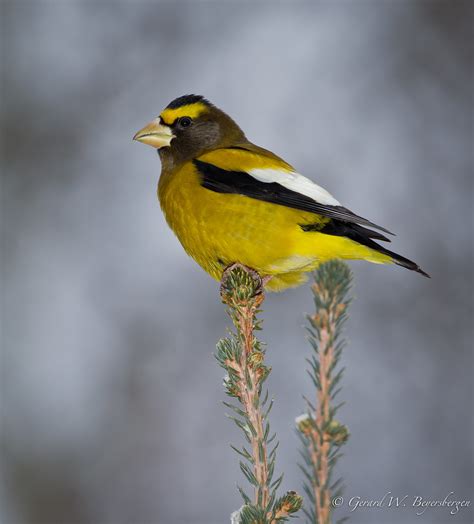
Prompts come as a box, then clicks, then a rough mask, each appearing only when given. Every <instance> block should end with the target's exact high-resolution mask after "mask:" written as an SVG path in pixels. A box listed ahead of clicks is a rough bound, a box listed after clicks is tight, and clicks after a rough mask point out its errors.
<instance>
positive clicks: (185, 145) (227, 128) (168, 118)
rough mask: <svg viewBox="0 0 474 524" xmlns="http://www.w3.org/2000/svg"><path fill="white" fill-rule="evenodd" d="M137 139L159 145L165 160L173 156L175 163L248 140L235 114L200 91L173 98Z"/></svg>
mask: <svg viewBox="0 0 474 524" xmlns="http://www.w3.org/2000/svg"><path fill="white" fill-rule="evenodd" d="M133 139H134V140H138V141H139V142H143V143H144V144H148V145H150V146H152V147H155V148H156V149H158V152H159V154H160V157H161V159H162V160H164V161H170V160H171V161H172V163H173V164H176V163H181V162H185V161H187V160H191V159H192V158H195V157H196V156H199V155H200V154H202V153H204V152H206V151H210V150H213V149H218V148H221V147H228V146H231V145H235V144H239V143H243V142H246V138H245V135H244V133H243V131H242V130H241V129H240V127H239V126H238V125H237V124H236V123H235V122H234V121H233V120H232V118H230V116H228V115H226V114H225V113H224V112H223V111H221V110H220V109H218V108H217V107H216V106H214V105H213V104H211V103H210V102H209V101H208V100H206V99H205V98H204V97H202V96H199V95H185V96H181V97H179V98H176V99H175V100H173V101H172V102H171V103H170V104H168V106H166V108H165V109H164V110H163V111H162V112H161V113H160V116H159V117H158V118H156V119H155V120H153V121H152V122H150V123H149V124H148V125H147V126H145V127H144V128H143V129H141V130H140V131H138V133H136V135H135V136H134V137H133Z"/></svg>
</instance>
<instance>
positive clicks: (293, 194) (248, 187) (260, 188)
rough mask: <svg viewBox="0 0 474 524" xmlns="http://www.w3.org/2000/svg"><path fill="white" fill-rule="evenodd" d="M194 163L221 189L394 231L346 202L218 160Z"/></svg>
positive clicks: (209, 185) (208, 184) (205, 182)
mask: <svg viewBox="0 0 474 524" xmlns="http://www.w3.org/2000/svg"><path fill="white" fill-rule="evenodd" d="M193 162H194V165H195V166H196V168H197V170H198V172H199V173H200V175H201V185H202V186H203V187H205V188H206V189H210V190H211V191H215V192H217V193H234V194H239V195H244V196H247V197H250V198H255V199H257V200H263V201H265V202H272V203H273V204H279V205H282V206H287V207H291V208H294V209H300V210H301V211H309V212H311V213H317V214H318V215H322V216H325V217H328V218H332V219H335V220H340V221H342V222H349V223H354V224H361V225H364V226H370V227H375V228H376V229H379V230H381V231H384V232H385V233H388V234H390V235H393V233H391V232H390V231H388V230H387V229H385V228H384V227H381V226H378V225H377V224H374V223H373V222H370V221H369V220H367V219H365V218H363V217H361V216H359V215H356V214H355V213H353V212H352V211H350V210H349V209H346V208H345V207H343V206H329V205H326V204H321V203H319V202H317V201H316V200H313V199H312V198H310V197H308V196H306V195H302V194H301V193H298V192H297V191H292V190H291V189H287V188H286V187H284V186H282V185H281V184H278V183H277V182H261V181H260V180H257V179H256V178H254V177H253V176H252V175H249V174H248V173H245V172H244V171H228V170H226V169H222V168H220V167H217V166H215V165H214V164H209V163H207V162H202V161H201V160H197V159H195V160H194V161H193ZM374 238H377V237H374Z"/></svg>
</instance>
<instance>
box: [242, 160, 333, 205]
mask: <svg viewBox="0 0 474 524" xmlns="http://www.w3.org/2000/svg"><path fill="white" fill-rule="evenodd" d="M247 172H248V174H249V175H252V176H253V177H254V178H255V179H256V180H258V181H259V182H267V183H272V182H276V183H277V184H280V185H281V186H283V187H285V188H286V189H289V190H290V191H295V192H296V193H300V194H301V195H305V196H307V197H309V198H312V199H313V200H315V201H316V202H319V203H320V204H324V205H327V206H340V205H341V203H340V202H338V201H337V200H336V199H335V198H334V197H333V196H332V195H331V193H329V192H328V191H326V190H325V189H324V188H322V187H321V186H318V185H317V184H315V183H314V182H313V181H312V180H310V179H309V178H306V177H305V176H303V175H300V174H299V173H296V172H295V171H280V170H278V169H249V170H248V171H247Z"/></svg>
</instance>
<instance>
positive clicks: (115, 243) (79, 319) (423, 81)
mask: <svg viewBox="0 0 474 524" xmlns="http://www.w3.org/2000/svg"><path fill="white" fill-rule="evenodd" d="M1 5H2V11H3V13H2V19H3V27H2V36H3V38H2V44H3V47H2V50H3V63H2V74H3V87H4V90H3V95H2V106H3V112H4V115H3V118H4V120H3V128H4V134H3V143H4V160H5V169H4V175H5V177H4V180H3V187H2V188H3V192H2V194H3V202H2V214H3V217H2V225H3V228H4V230H3V235H4V236H3V244H2V257H3V261H2V271H3V278H2V280H3V289H2V298H3V310H2V319H3V343H2V382H1V384H2V431H3V441H2V446H3V448H2V468H3V473H4V480H5V489H4V498H3V502H2V504H1V512H2V521H3V522H4V523H5V524H30V523H45V524H56V523H58V524H59V523H80V524H83V523H84V524H85V523H90V524H96V523H97V524H98V523H114V524H124V523H149V524H152V523H153V524H155V523H156V524H214V523H215V524H217V523H223V522H228V519H229V514H230V512H231V511H233V510H235V509H237V508H238V507H239V506H240V505H241V501H240V498H239V495H238V493H237V491H236V488H235V485H236V483H237V482H239V483H240V484H244V481H243V479H242V475H241V473H240V471H239V470H238V465H237V462H238V461H237V458H236V456H235V454H234V453H233V452H232V451H231V450H230V448H229V443H230V442H233V443H238V442H240V439H241V435H240V434H239V433H238V432H237V430H236V429H235V428H234V426H233V425H232V423H231V422H230V421H229V420H227V419H226V418H225V416H224V407H223V406H222V405H221V404H220V401H221V399H223V398H224V395H223V389H222V376H223V371H222V370H221V369H220V368H219V367H218V366H217V363H216V362H215V361H214V359H213V356H212V354H213V350H214V345H215V343H216V341H217V340H218V339H219V337H221V336H223V335H224V333H225V329H226V326H227V325H228V324H229V322H228V320H227V318H226V316H225V313H224V310H223V307H222V305H221V304H220V302H219V298H218V285H217V283H216V282H214V281H212V280H211V279H210V278H209V277H208V276H207V275H206V274H205V273H204V272H203V271H202V270H201V269H200V268H199V267H197V266H196V265H195V264H194V262H193V261H192V260H190V259H189V258H187V256H186V255H185V254H184V252H183V251H182V249H181V247H180V245H179V244H178V242H177V240H176V239H175V238H174V236H173V234H172V233H171V232H170V231H169V230H168V228H167V226H166V225H165V223H164V220H163V216H162V214H161V211H160V209H159V206H158V204H157V201H156V196H155V188H156V182H157V178H158V175H159V171H160V165H159V160H158V158H157V155H156V153H155V152H154V151H153V150H152V149H150V148H147V147H144V146H143V145H141V144H137V143H132V141H131V137H132V135H133V134H134V133H135V131H136V130H137V129H139V128H140V127H142V125H143V124H145V123H146V122H148V121H149V120H150V119H151V118H153V117H155V116H156V115H157V114H158V113H159V112H160V110H161V109H162V107H164V106H165V105H166V104H167V103H168V102H169V101H170V100H172V99H173V98H175V97H176V96H179V95H182V94H187V93H192V92H194V93H200V94H204V95H205V96H207V97H208V98H209V99H210V100H211V101H213V102H214V103H216V104H217V105H218V106H220V107H222V108H223V109H225V110H226V111H227V112H228V113H230V114H231V115H232V116H234V117H235V118H236V120H237V121H238V122H239V124H240V125H241V126H242V127H243V129H244V130H245V131H246V133H247V135H248V137H249V138H250V139H252V140H253V141H255V142H256V143H257V144H260V145H262V146H264V147H267V148H269V149H272V150H274V151H276V152H277V153H278V154H280V155H281V156H283V157H284V158H286V159H287V160H288V161H289V162H291V163H292V164H294V165H295V166H296V168H297V169H298V170H299V171H300V172H302V173H304V174H305V175H307V176H309V177H311V178H313V179H314V180H315V181H317V182H318V183H319V184H321V185H322V186H324V187H326V188H327V189H328V190H330V191H331V192H332V193H333V194H334V195H335V196H336V197H337V198H338V199H339V200H341V201H342V202H343V203H344V204H346V205H347V206H349V207H350V208H352V209H353V210H354V211H356V212H359V213H362V214H363V215H365V216H367V217H368V218H370V219H372V220H374V221H375V222H377V223H380V224H382V225H385V226H387V227H389V228H390V229H392V230H395V232H396V233H397V234H398V236H397V238H396V239H395V241H394V244H392V245H393V247H394V248H395V249H396V251H398V252H400V253H402V254H405V255H407V256H409V257H410V258H413V259H414V260H416V261H417V262H419V263H420V264H421V265H422V267H423V268H424V269H425V270H427V271H428V272H429V273H431V275H432V277H433V278H432V280H428V279H424V278H422V277H420V276H419V275H417V274H414V273H410V272H408V271H406V270H404V269H402V268H396V267H381V266H376V265H371V264H367V263H354V264H351V267H352V268H353V269H354V274H355V285H354V294H355V297H356V299H355V301H354V303H353V306H352V309H351V318H350V321H349V322H348V325H347V329H346V333H347V337H348V339H349V340H350V345H349V347H348V349H347V351H346V353H345V354H344V357H343V360H344V363H345V365H346V367H347V371H346V374H345V378H344V391H343V397H344V398H345V399H346V400H347V401H348V402H347V405H346V406H345V408H344V409H343V410H342V411H341V419H342V420H343V421H344V422H345V423H347V424H348V426H349V427H350V430H351V433H352V437H351V440H350V442H349V444H348V445H347V447H346V450H345V451H346V453H345V457H344V458H343V460H342V461H341V462H340V466H339V472H340V473H341V474H342V475H343V476H344V479H345V483H346V485H347V490H346V496H347V497H352V496H361V497H364V498H366V499H377V498H381V497H382V496H383V495H384V494H385V493H386V492H388V491H391V492H392V493H393V494H394V495H395V496H404V495H409V501H411V500H412V498H413V497H414V496H416V495H421V496H423V497H426V498H430V499H440V498H441V499H442V498H444V496H445V495H447V494H448V493H449V492H451V491H454V492H455V496H454V498H457V499H465V498H469V497H472V494H473V493H474V490H473V479H472V442H473V438H472V437H473V435H472V424H471V422H472V385H471V380H472V316H471V314H472V273H471V268H472V263H473V260H472V228H471V219H472V214H471V210H472V204H471V202H472V201H471V198H472V196H471V189H472V187H471V175H472V167H473V159H472V152H471V149H470V148H471V140H472V97H471V94H470V93H471V90H472V88H473V78H472V68H471V67H472V62H471V59H472V38H471V37H470V23H471V22H472V14H473V12H472V9H471V8H470V7H469V4H468V3H467V2H466V3H464V2H462V1H457V0H454V1H441V2H439V1H437V2H434V1H422V2H416V1H412V2H408V1H401V2H395V1H384V2H357V3H356V2H342V1H338V2H322V3H321V2H298V1H294V2H290V1H288V2H272V3H267V2H258V3H257V2H255V3H254V2H230V1H229V2H227V1H221V2H217V1H215V2H199V1H195V2H188V3H183V2H176V1H175V2H145V1H143V2H139V1H137V2H132V1H130V2H124V3H111V2H96V3H92V2H87V3H86V2H83V3H80V2H72V1H67V0H63V1H59V0H58V1H51V2H44V1H37V2H24V1H16V2H5V1H4V2H2V4H1ZM311 310H312V299H311V294H310V290H309V288H308V286H305V287H302V288H299V289H297V290H291V291H288V292H285V293H283V294H273V295H271V296H269V297H268V299H267V302H266V304H265V313H264V318H265V325H264V332H263V338H264V340H265V341H267V342H268V345H269V349H268V361H269V363H270V364H271V365H272V367H273V373H272V376H271V379H270V381H269V386H270V390H271V392H272V393H273V395H274V396H275V398H276V405H275V408H274V411H273V416H272V420H273V428H274V429H275V430H277V432H278V436H279V438H280V440H281V447H280V453H279V456H278V470H279V471H285V474H286V477H285V481H284V485H283V487H284V488H285V489H291V488H294V489H298V490H301V476H300V474H299V471H298V469H297V467H296V462H297V460H298V452H297V448H298V443H297V439H296V436H295V434H294V430H293V419H294V417H295V416H297V415H298V414H300V413H301V412H302V409H303V401H302V399H301V395H302V394H303V393H305V394H309V395H311V394H312V391H311V388H310V384H309V380H308V379H307V377H306V375H305V361H304V359H305V357H306V356H307V355H308V352H309V347H308V344H307V343H306V342H305V332H304V329H303V327H302V326H303V324H304V313H305V312H310V311H311ZM344 514H347V508H345V509H343V510H340V511H339V515H340V516H342V515H344ZM351 517H352V522H354V523H378V524H384V523H412V522H416V523H438V522H442V523H447V522H456V523H460V522H463V523H467V522H472V521H473V517H472V513H471V512H470V511H469V510H466V509H464V510H461V511H460V512H459V513H458V514H457V515H455V516H451V515H449V512H448V510H446V509H431V510H428V511H426V513H425V514H424V515H423V516H419V517H417V516H416V515H415V512H414V510H413V508H411V507H408V508H405V509H403V510H402V509H398V510H396V509H393V508H392V509H390V508H384V509H379V510H376V509H372V510H361V509H359V510H357V511H355V512H353V513H351Z"/></svg>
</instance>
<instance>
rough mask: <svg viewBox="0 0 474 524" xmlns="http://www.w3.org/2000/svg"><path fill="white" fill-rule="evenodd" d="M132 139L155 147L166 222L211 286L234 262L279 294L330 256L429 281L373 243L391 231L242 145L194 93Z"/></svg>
mask: <svg viewBox="0 0 474 524" xmlns="http://www.w3.org/2000/svg"><path fill="white" fill-rule="evenodd" d="M133 139H134V140H137V141H139V142H141V143H143V144H147V145H149V146H152V147H153V148H155V149H157V151H158V154H159V157H160V159H161V165H162V169H161V175H160V177H159V182H158V191H157V193H158V199H159V202H160V205H161V208H162V210H163V213H164V215H165V218H166V221H167V223H168V225H169V226H170V228H171V229H172V230H173V231H174V233H175V234H176V236H177V237H178V239H179V241H180V242H181V244H182V246H183V248H184V250H185V251H186V252H187V253H188V255H190V256H191V257H192V258H193V259H194V260H195V261H196V262H197V263H198V264H199V265H200V266H201V267H202V268H203V269H204V270H205V271H206V272H207V273H209V275H211V276H212V277H213V278H215V279H216V280H221V278H222V275H223V273H224V271H225V270H226V269H227V268H229V267H230V266H232V265H233V264H241V265H243V266H245V267H248V268H251V269H252V270H254V271H256V272H257V273H258V275H260V276H261V277H262V278H263V279H264V282H265V289H266V290H269V291H282V290H284V289H287V288H290V287H296V286H299V285H301V284H303V283H304V282H305V281H306V280H307V278H308V273H309V272H311V271H313V270H315V269H317V267H318V266H319V265H320V264H321V263H323V262H326V261H328V260H330V259H350V260H366V261H368V262H373V263H376V264H397V265H399V266H402V267H404V268H407V269H410V270H412V271H416V272H418V273H420V274H421V275H424V276H425V277H429V275H428V274H427V273H426V272H425V271H423V270H422V269H421V268H420V267H419V266H418V265H417V264H416V263H415V262H412V261H411V260H409V259H407V258H405V257H403V256H401V255H399V254H397V253H394V252H392V251H389V250H388V249H387V248H386V247H384V246H382V245H380V244H379V243H378V242H377V241H382V242H390V239H389V238H388V237H387V236H386V235H393V233H391V232H390V231H388V230H387V229H385V228H384V227H381V226H379V225H377V224H375V223H374V222H371V221H369V220H367V219H365V218H363V217H362V216H360V215H357V214H355V213H353V212H352V211H350V210H349V209H348V208H346V207H344V206H343V205H342V204H341V203H340V202H339V201H338V200H336V199H335V198H334V197H333V196H332V195H331V194H330V193H329V192H328V191H326V190H325V189H324V188H322V187H320V186H319V185H317V184H316V183H315V182H313V181H312V180H310V179H309V178H307V177H305V176H303V175H302V174H300V173H298V172H297V171H296V170H295V169H294V168H293V167H292V165H290V164H289V163H288V162H286V161H285V160H283V159H282V158H280V157H279V156H277V155H276V154H274V153H272V152H271V151H269V150H267V149H264V148H263V147H259V146H257V145H255V144H253V143H252V142H250V141H249V140H248V139H247V137H246V136H245V134H244V132H243V131H242V130H241V128H240V127H239V126H238V125H237V123H236V122H235V121H234V120H233V119H232V118H231V117H230V116H229V115H227V114H226V113H225V112H224V111H222V110H221V109H219V108H218V107H217V106H215V105H214V104H213V103H211V102H210V101H209V100H207V99H206V98H204V97H203V96H201V95H184V96H180V97H178V98H176V99H175V100H173V101H172V102H171V103H169V104H168V105H167V106H166V107H165V109H164V110H163V111H162V112H161V113H160V115H159V116H158V117H157V118H155V119H154V120H152V121H151V122H150V123H149V124H147V125H146V126H145V127H143V128H142V129H140V131H138V132H137V133H136V134H135V136H134V137H133Z"/></svg>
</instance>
